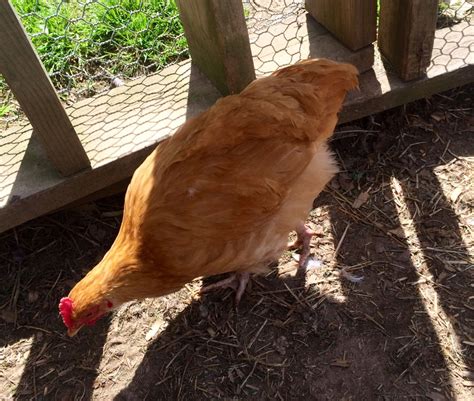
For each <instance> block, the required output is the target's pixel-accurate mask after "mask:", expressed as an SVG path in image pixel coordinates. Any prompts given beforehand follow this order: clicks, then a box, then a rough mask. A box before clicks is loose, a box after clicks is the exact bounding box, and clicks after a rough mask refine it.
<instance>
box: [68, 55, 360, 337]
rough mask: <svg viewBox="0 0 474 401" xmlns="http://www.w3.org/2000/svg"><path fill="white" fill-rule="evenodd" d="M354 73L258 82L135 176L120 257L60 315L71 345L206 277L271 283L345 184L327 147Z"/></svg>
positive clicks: (107, 260) (321, 67) (113, 253)
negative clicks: (331, 192)
mask: <svg viewBox="0 0 474 401" xmlns="http://www.w3.org/2000/svg"><path fill="white" fill-rule="evenodd" d="M357 85H358V80H357V70H356V68H355V67H353V66H352V65H349V64H342V63H336V62H333V61H329V60H325V59H319V60H317V59H313V60H306V61H302V62H299V63H297V64H295V65H293V66H289V67H286V68H283V69H280V70H278V71H276V72H274V73H273V74H272V75H270V76H268V77H265V78H261V79H258V80H256V81H254V82H252V83H251V84H249V85H248V86H247V88H245V89H244V90H243V91H242V92H241V93H240V94H238V95H233V96H228V97H225V98H222V99H220V100H219V101H217V102H216V104H215V105H214V106H213V107H211V108H210V109H209V110H208V111H206V112H204V113H202V114H200V115H199V116H197V117H195V118H192V119H190V120H188V121H187V122H186V123H185V124H184V125H183V126H182V127H181V128H179V129H178V131H177V132H176V134H175V135H174V136H173V137H172V138H171V139H169V140H167V141H165V142H163V143H161V144H160V145H159V146H157V148H156V149H155V150H154V151H153V153H151V155H150V156H149V157H148V158H147V159H146V160H145V161H144V162H143V164H142V165H141V166H140V167H139V168H138V169H137V170H136V171H135V173H134V175H133V178H132V180H131V183H130V185H129V187H128V190H127V193H126V196H125V206H124V215H123V221H122V225H121V227H120V230H119V233H118V235H117V238H116V240H115V242H114V243H113V245H112V247H111V249H110V250H109V251H108V252H107V253H106V255H105V256H104V258H103V259H102V260H101V262H100V263H99V264H98V265H96V266H95V267H94V268H93V269H92V270H91V271H90V272H89V273H88V274H87V275H86V276H85V277H84V278H83V279H82V280H81V281H80V282H79V283H78V284H76V286H75V287H74V288H73V289H72V290H71V292H70V293H69V295H68V297H67V298H63V299H62V300H61V302H60V305H59V309H60V313H61V315H62V317H63V321H64V323H65V325H66V326H67V328H68V334H69V335H74V334H75V333H76V332H77V331H78V330H79V329H80V328H81V327H82V326H84V325H90V324H93V323H94V322H95V321H96V320H97V319H98V318H100V317H101V316H102V315H104V314H106V313H107V312H109V311H111V310H112V309H115V308H117V307H118V306H120V305H121V304H123V303H125V302H127V301H131V300H135V299H143V298H148V297H158V296H163V295H166V294H170V293H172V292H174V291H177V290H179V289H180V288H181V287H183V286H184V285H185V284H186V283H188V282H190V281H192V280H193V279H195V278H197V277H206V276H212V275H216V274H221V273H232V274H231V275H230V277H229V278H227V279H225V280H223V281H222V282H220V283H217V284H213V285H211V286H209V287H207V288H204V289H203V291H208V290H210V289H213V288H216V287H223V286H231V287H234V288H236V290H237V293H236V301H237V302H238V301H239V299H240V297H241V295H242V293H243V292H244V289H245V285H246V283H247V281H248V279H249V275H250V274H251V273H259V272H262V271H265V269H266V266H268V264H269V263H271V262H274V261H276V260H278V258H279V257H280V255H281V254H282V252H284V251H285V249H286V247H287V240H288V234H289V233H290V232H291V231H293V230H296V232H297V234H298V240H297V241H296V243H295V246H298V247H301V256H300V265H301V266H304V263H305V261H306V259H307V257H308V255H309V241H310V238H311V235H312V234H313V233H312V232H311V231H310V230H309V229H308V228H307V227H306V226H305V225H304V221H305V219H306V217H307V215H308V213H309V211H310V210H311V207H312V203H313V200H314V198H315V197H316V196H317V195H318V194H319V193H320V191H321V190H322V189H323V188H324V186H325V185H326V184H327V182H328V181H329V180H330V179H331V178H332V177H333V175H334V174H335V173H336V172H337V166H336V162H335V161H334V159H333V157H332V155H331V153H330V151H329V150H328V147H327V140H328V138H329V137H330V136H331V135H332V132H333V130H334V128H335V126H336V122H337V113H338V111H339V110H340V108H341V105H342V102H343V100H344V97H345V95H346V93H347V92H348V91H349V90H351V89H353V88H355V87H357Z"/></svg>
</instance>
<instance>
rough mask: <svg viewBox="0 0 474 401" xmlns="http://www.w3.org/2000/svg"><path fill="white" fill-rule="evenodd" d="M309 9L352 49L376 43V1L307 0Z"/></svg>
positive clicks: (307, 8) (317, 19) (322, 23)
mask: <svg viewBox="0 0 474 401" xmlns="http://www.w3.org/2000/svg"><path fill="white" fill-rule="evenodd" d="M306 10H308V12H309V13H310V14H311V15H312V16H313V17H314V18H315V19H316V21H318V22H319V23H320V24H321V25H323V26H324V27H326V28H327V29H328V31H330V32H331V33H332V34H333V35H334V36H335V37H336V38H338V39H339V40H340V41H341V42H342V43H343V44H344V45H345V46H347V47H348V48H349V49H351V50H359V49H361V48H362V47H365V46H368V45H370V44H371V43H373V42H375V39H376V31H377V27H376V19H377V1H376V0H306Z"/></svg>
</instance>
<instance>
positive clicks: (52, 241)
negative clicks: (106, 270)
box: [0, 211, 118, 400]
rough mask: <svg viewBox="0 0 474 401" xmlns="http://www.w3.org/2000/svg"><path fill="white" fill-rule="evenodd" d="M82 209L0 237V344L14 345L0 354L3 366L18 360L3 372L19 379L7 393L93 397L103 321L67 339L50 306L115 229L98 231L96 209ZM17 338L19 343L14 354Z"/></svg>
mask: <svg viewBox="0 0 474 401" xmlns="http://www.w3.org/2000/svg"><path fill="white" fill-rule="evenodd" d="M88 213H89V212H88ZM88 213H87V214H83V213H80V212H73V211H68V212H62V213H57V214H55V215H53V216H51V217H45V218H42V219H38V220H36V221H34V222H30V223H28V224H24V225H22V226H19V227H17V228H15V229H14V230H12V231H9V232H6V233H3V234H2V236H1V238H2V240H1V241H0V242H1V250H0V254H1V255H2V260H1V263H2V269H1V272H0V280H1V281H2V287H1V292H0V305H1V307H0V309H1V311H2V318H3V319H0V333H1V340H0V343H1V344H0V346H2V347H7V346H8V345H13V344H15V350H14V351H12V352H16V354H11V355H10V354H9V353H8V351H6V352H5V354H4V358H5V359H4V361H5V363H7V365H6V366H9V367H12V365H10V364H12V363H14V364H16V365H18V369H16V370H15V376H14V377H11V378H10V382H11V383H13V382H17V383H19V384H18V386H17V388H16V391H15V393H14V394H12V395H11V396H12V399H15V400H31V399H35V400H43V399H44V400H47V399H64V400H69V399H74V397H75V396H76V395H77V394H81V399H82V400H89V399H91V397H92V392H93V383H94V380H95V378H96V376H97V368H98V366H99V363H100V361H101V357H102V349H103V347H104V344H105V341H106V339H107V332H108V328H109V323H110V321H109V319H104V320H103V321H101V322H100V323H99V324H98V325H97V326H98V327H97V329H96V330H93V331H92V330H91V331H90V332H89V334H88V336H84V337H81V338H80V339H77V338H73V339H69V338H68V337H67V335H66V331H65V327H64V325H63V324H62V321H61V319H60V317H59V314H58V309H57V305H58V301H59V299H60V298H61V297H63V296H65V295H67V293H68V292H69V290H70V288H71V287H72V286H73V285H74V283H75V282H77V281H78V280H79V279H80V278H81V277H82V276H83V274H84V273H85V272H86V271H87V270H89V269H90V268H91V266H93V265H94V263H95V262H97V261H98V259H99V258H100V257H101V256H102V255H103V254H104V253H105V251H106V250H107V247H108V246H109V245H110V244H111V242H112V240H113V235H114V231H115V229H117V228H118V227H115V229H114V228H113V224H112V230H110V229H109V228H110V227H107V228H108V230H104V229H103V227H102V226H103V224H104V223H103V222H102V223H101V220H100V219H99V218H97V217H96V215H97V214H93V215H94V217H91V215H89V214H88ZM107 224H109V225H110V223H107ZM18 344H23V350H24V352H23V355H22V356H21V358H20V360H18V359H17V358H18V357H19V355H21V353H18V349H19V348H18ZM5 349H7V348H5ZM13 366H14V365H13ZM10 372H11V371H10ZM2 394H4V395H6V394H9V391H8V389H7V388H3V389H2ZM10 394H11V393H10Z"/></svg>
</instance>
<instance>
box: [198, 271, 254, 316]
mask: <svg viewBox="0 0 474 401" xmlns="http://www.w3.org/2000/svg"><path fill="white" fill-rule="evenodd" d="M249 278H250V273H247V272H238V273H232V274H231V275H230V276H229V277H227V278H225V279H223V280H220V281H218V282H217V283H213V284H209V285H206V286H205V287H202V288H201V290H200V291H199V292H200V294H204V293H206V292H209V291H212V290H215V289H218V288H232V289H233V290H234V291H235V306H236V307H237V306H238V305H239V303H240V299H241V298H242V295H243V293H244V292H245V288H246V287H247V283H248V282H249Z"/></svg>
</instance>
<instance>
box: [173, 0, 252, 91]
mask: <svg viewBox="0 0 474 401" xmlns="http://www.w3.org/2000/svg"><path fill="white" fill-rule="evenodd" d="M177 4H178V7H179V10H180V16H181V21H182V22H183V26H184V32H185V34H186V39H187V41H188V45H189V51H190V53H191V57H192V59H193V61H194V62H195V63H196V65H197V66H198V67H199V69H200V70H201V71H202V72H204V74H206V75H207V76H208V78H209V79H210V80H211V81H212V82H213V83H214V85H216V87H217V88H218V89H219V91H220V92H221V93H222V94H224V95H228V94H231V93H238V92H240V91H241V90H242V89H244V88H245V87H246V86H247V85H248V84H249V83H250V82H251V81H252V80H254V79H255V70H254V66H253V61H252V54H251V52H250V44H249V39H248V32H247V25H246V23H245V17H244V9H243V5H242V1H241V0H227V1H222V0H194V1H187V0H177Z"/></svg>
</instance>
